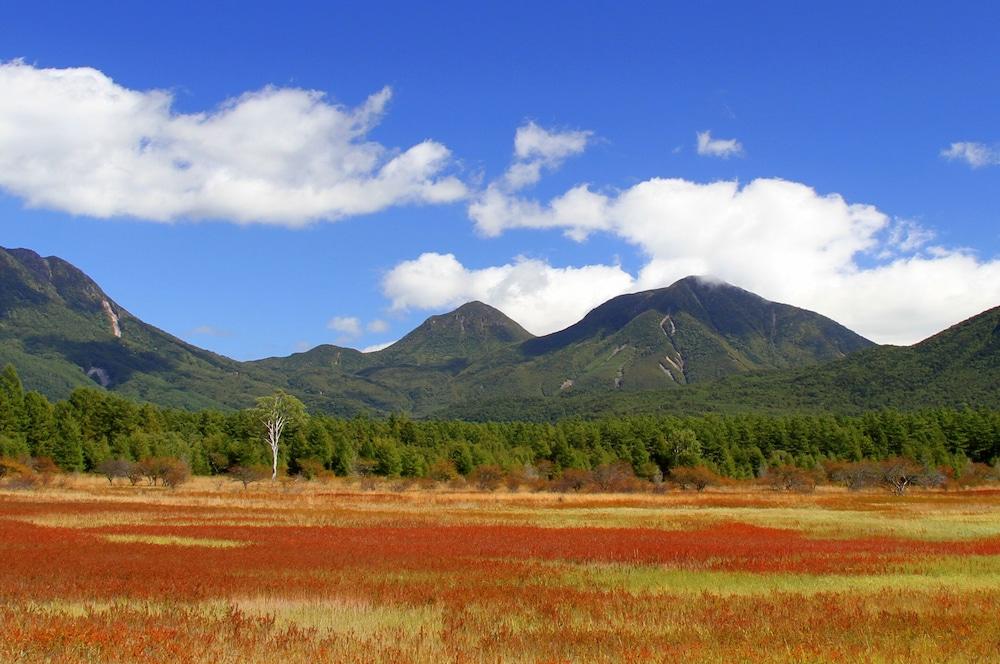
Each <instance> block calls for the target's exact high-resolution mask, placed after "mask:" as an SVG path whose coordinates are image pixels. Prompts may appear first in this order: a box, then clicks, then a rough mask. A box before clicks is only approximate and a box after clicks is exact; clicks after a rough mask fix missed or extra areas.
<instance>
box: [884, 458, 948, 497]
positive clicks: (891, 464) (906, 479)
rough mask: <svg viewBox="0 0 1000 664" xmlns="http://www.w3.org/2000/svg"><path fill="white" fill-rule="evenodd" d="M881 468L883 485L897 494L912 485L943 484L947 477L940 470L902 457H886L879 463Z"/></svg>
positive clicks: (899, 494)
mask: <svg viewBox="0 0 1000 664" xmlns="http://www.w3.org/2000/svg"><path fill="white" fill-rule="evenodd" d="M879 469H880V470H881V473H882V484H883V486H885V487H886V488H887V489H889V491H891V492H892V493H894V494H896V495H897V496H901V495H903V494H905V493H906V490H907V489H908V488H910V487H911V486H923V487H935V486H941V485H942V484H944V482H945V479H946V478H945V476H944V475H943V474H942V473H941V472H940V471H938V470H936V469H933V468H927V467H925V466H922V465H920V464H918V463H916V462H915V461H911V460H910V459H904V458H902V457H895V458H893V459H886V460H885V461H883V462H882V463H881V464H879Z"/></svg>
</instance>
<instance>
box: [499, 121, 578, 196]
mask: <svg viewBox="0 0 1000 664" xmlns="http://www.w3.org/2000/svg"><path fill="white" fill-rule="evenodd" d="M592 137H593V133H592V132H589V131H549V130H547V129H543V128H542V127H539V126H538V125H537V124H535V123H534V122H529V123H528V124H526V125H522V126H521V127H518V129H517V131H516V132H515V134H514V162H513V163H512V164H511V165H510V168H508V169H507V172H506V173H505V174H504V177H503V178H502V180H500V181H499V182H495V183H493V184H491V185H490V187H491V188H494V187H499V188H501V189H504V190H505V191H516V190H518V189H523V188H524V187H527V186H530V185H533V184H535V183H536V182H538V180H539V178H541V175H542V169H543V168H548V169H555V168H558V167H559V166H561V165H562V163H563V162H564V161H565V160H566V159H567V158H569V157H572V156H574V155H578V154H580V153H582V152H583V151H584V150H585V149H586V148H587V144H588V143H589V142H590V140H591V138H592Z"/></svg>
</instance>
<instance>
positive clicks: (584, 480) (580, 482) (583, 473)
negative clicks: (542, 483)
mask: <svg viewBox="0 0 1000 664" xmlns="http://www.w3.org/2000/svg"><path fill="white" fill-rule="evenodd" d="M593 482H594V476H593V475H592V474H591V472H590V471H589V470H580V469H578V468H567V469H565V470H564V471H563V472H562V474H561V475H559V477H557V478H555V479H554V480H552V482H551V488H552V490H553V491H559V492H560V493H571V492H572V493H579V492H581V491H584V490H585V489H587V488H588V487H589V486H591V484H593Z"/></svg>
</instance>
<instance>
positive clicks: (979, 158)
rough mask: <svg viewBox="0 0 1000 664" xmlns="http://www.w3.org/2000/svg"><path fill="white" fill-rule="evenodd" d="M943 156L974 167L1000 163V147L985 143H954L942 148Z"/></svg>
mask: <svg viewBox="0 0 1000 664" xmlns="http://www.w3.org/2000/svg"><path fill="white" fill-rule="evenodd" d="M941 156H942V157H944V158H945V159H948V160H950V161H964V162H965V163H967V164H968V165H969V166H971V167H972V168H982V167H983V166H996V165H998V164H1000V148H998V147H990V146H989V145H986V144H984V143H972V142H959V143H952V144H951V145H949V146H948V147H947V148H945V149H944V150H941Z"/></svg>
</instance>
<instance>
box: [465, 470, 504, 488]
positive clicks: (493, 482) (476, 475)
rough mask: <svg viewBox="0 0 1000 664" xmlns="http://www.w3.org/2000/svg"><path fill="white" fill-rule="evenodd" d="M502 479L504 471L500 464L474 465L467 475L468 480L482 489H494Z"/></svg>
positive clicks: (498, 486)
mask: <svg viewBox="0 0 1000 664" xmlns="http://www.w3.org/2000/svg"><path fill="white" fill-rule="evenodd" d="M503 480H504V472H503V469H502V468H500V466H496V465H492V464H491V465H484V466H476V468H475V469H474V470H473V471H472V473H471V474H470V475H469V481H471V482H473V483H475V485H476V486H477V487H478V488H479V489H480V490H482V491H496V490H497V489H499V488H500V484H501V483H502V482H503Z"/></svg>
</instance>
